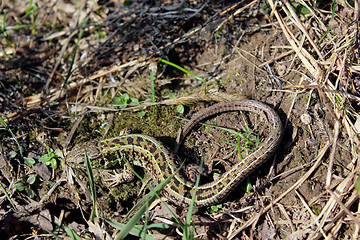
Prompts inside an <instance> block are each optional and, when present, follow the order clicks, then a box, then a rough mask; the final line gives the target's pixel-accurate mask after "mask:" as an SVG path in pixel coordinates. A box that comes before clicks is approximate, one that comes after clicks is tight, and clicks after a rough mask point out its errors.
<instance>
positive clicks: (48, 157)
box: [39, 153, 51, 162]
mask: <svg viewBox="0 0 360 240" xmlns="http://www.w3.org/2000/svg"><path fill="white" fill-rule="evenodd" d="M50 159H51V156H50V155H49V154H48V153H47V154H44V155H42V156H41V157H40V158H39V162H48V161H50Z"/></svg>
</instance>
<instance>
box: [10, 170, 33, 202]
mask: <svg viewBox="0 0 360 240" xmlns="http://www.w3.org/2000/svg"><path fill="white" fill-rule="evenodd" d="M35 180H36V175H35V174H31V175H30V176H28V177H25V176H23V177H21V178H20V179H19V180H17V181H16V182H15V188H16V190H18V191H20V192H21V191H24V190H25V191H26V193H27V195H28V196H29V197H30V198H33V197H34V196H35V193H34V191H33V190H32V189H31V185H33V184H34V183H35Z"/></svg>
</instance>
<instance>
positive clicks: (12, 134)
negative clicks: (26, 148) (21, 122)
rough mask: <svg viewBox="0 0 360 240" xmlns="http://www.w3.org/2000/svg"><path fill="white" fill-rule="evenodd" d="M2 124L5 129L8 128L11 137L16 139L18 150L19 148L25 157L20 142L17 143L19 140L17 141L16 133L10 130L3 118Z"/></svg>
mask: <svg viewBox="0 0 360 240" xmlns="http://www.w3.org/2000/svg"><path fill="white" fill-rule="evenodd" d="M0 123H1V124H2V125H3V126H4V127H5V128H7V130H8V132H9V133H10V135H11V136H12V138H13V139H14V141H15V143H16V145H17V146H18V148H19V152H20V156H21V157H23V154H22V149H21V147H20V144H19V142H18V141H17V139H16V137H15V135H14V133H13V132H12V131H11V129H10V128H8V125H7V124H6V122H5V121H4V119H2V117H0Z"/></svg>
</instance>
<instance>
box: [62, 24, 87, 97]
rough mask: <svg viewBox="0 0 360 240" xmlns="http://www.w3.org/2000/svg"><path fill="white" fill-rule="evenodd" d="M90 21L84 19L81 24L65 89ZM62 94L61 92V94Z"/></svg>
mask: <svg viewBox="0 0 360 240" xmlns="http://www.w3.org/2000/svg"><path fill="white" fill-rule="evenodd" d="M88 21H89V19H88V18H85V19H84V22H83V23H82V24H81V27H82V28H81V30H80V33H79V37H78V40H77V42H76V44H75V48H74V54H73V56H72V59H71V63H70V67H69V70H68V72H67V74H66V77H65V82H64V84H63V87H65V86H66V85H67V83H68V81H69V78H70V76H71V73H72V69H73V66H74V62H75V58H76V53H77V50H78V47H79V42H80V40H81V39H82V36H83V35H84V32H85V26H86V25H87V23H88ZM60 94H61V92H60Z"/></svg>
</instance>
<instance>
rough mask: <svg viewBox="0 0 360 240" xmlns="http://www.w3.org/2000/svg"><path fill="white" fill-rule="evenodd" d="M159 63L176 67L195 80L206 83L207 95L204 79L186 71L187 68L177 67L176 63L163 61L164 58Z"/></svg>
mask: <svg viewBox="0 0 360 240" xmlns="http://www.w3.org/2000/svg"><path fill="white" fill-rule="evenodd" d="M159 61H160V62H162V63H165V64H168V65H170V66H172V67H175V68H177V69H179V70H180V71H183V72H184V73H186V74H189V75H190V76H192V77H194V78H195V79H197V80H200V81H202V82H203V83H204V92H205V94H206V81H205V80H204V79H202V78H201V77H199V76H198V75H196V74H194V73H192V72H190V71H188V70H186V69H185V68H183V67H180V66H179V65H176V64H175V63H172V62H169V61H166V60H165V59H162V58H159Z"/></svg>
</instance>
